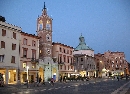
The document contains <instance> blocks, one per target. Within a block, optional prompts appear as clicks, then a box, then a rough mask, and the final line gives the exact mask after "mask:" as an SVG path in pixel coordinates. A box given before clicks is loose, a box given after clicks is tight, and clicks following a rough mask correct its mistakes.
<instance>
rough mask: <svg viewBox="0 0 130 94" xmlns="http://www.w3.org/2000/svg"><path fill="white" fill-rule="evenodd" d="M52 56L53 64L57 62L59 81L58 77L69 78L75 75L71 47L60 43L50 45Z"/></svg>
mask: <svg viewBox="0 0 130 94" xmlns="http://www.w3.org/2000/svg"><path fill="white" fill-rule="evenodd" d="M52 45H53V46H52V51H53V52H52V56H53V59H54V61H55V62H58V70H59V79H60V77H62V78H65V77H68V78H70V77H71V76H73V75H75V68H74V65H73V47H70V46H68V45H65V44H61V43H55V42H53V43H52Z"/></svg>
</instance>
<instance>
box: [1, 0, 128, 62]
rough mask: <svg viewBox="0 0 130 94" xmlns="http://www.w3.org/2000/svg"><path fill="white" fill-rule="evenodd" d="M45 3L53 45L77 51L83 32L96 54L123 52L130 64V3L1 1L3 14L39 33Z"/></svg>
mask: <svg viewBox="0 0 130 94" xmlns="http://www.w3.org/2000/svg"><path fill="white" fill-rule="evenodd" d="M44 2H45V4H46V8H47V13H48V15H49V16H50V17H52V18H53V36H52V37H53V42H60V43H62V44H66V45H69V46H72V47H74V48H75V47H76V46H77V45H78V44H79V37H80V35H81V33H82V35H83V36H84V37H85V42H86V44H87V45H88V46H89V47H91V48H92V49H93V50H94V52H95V54H96V53H104V52H106V51H108V50H110V51H114V52H115V51H121V52H124V53H125V55H126V60H127V61H128V62H130V0H0V15H1V16H4V17H5V19H6V22H7V23H10V24H13V25H16V26H19V27H21V28H22V30H23V31H24V32H27V33H30V34H36V21H37V18H38V15H39V16H40V15H41V14H42V9H43V7H44Z"/></svg>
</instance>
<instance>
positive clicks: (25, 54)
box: [23, 48, 27, 57]
mask: <svg viewBox="0 0 130 94" xmlns="http://www.w3.org/2000/svg"><path fill="white" fill-rule="evenodd" d="M23 57H27V48H23Z"/></svg>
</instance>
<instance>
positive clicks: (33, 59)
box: [31, 58, 39, 64]
mask: <svg viewBox="0 0 130 94" xmlns="http://www.w3.org/2000/svg"><path fill="white" fill-rule="evenodd" d="M31 62H32V63H33V64H35V63H38V62H39V60H38V59H35V58H32V59H31Z"/></svg>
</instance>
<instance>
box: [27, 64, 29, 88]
mask: <svg viewBox="0 0 130 94" xmlns="http://www.w3.org/2000/svg"><path fill="white" fill-rule="evenodd" d="M28 69H29V66H27V88H28Z"/></svg>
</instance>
